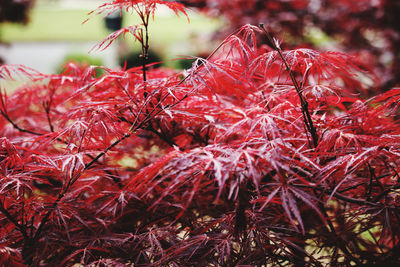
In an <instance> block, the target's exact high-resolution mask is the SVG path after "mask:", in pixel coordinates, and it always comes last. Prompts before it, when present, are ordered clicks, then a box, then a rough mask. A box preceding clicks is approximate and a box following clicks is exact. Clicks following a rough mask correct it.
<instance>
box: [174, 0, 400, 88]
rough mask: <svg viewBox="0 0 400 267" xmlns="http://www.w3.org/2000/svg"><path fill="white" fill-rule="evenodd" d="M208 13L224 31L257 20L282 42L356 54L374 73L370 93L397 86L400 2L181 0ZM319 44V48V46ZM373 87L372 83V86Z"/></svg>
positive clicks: (399, 75)
mask: <svg viewBox="0 0 400 267" xmlns="http://www.w3.org/2000/svg"><path fill="white" fill-rule="evenodd" d="M180 2H182V3H186V4H188V5H191V6H194V7H198V8H200V9H201V10H204V11H205V12H206V13H207V14H209V15H211V16H220V15H222V16H224V17H225V18H226V20H227V21H228V23H226V29H225V30H224V31H222V32H223V33H226V32H231V31H232V30H234V29H237V28H238V27H240V26H242V25H244V24H247V23H250V24H255V25H257V24H258V23H260V22H262V23H265V24H266V25H268V26H269V30H270V31H272V32H273V33H274V35H276V36H280V38H281V39H283V38H284V39H286V40H287V42H285V45H287V46H292V47H296V46H298V45H302V46H304V45H307V46H309V47H313V48H317V49H321V48H324V46H325V45H326V44H328V45H329V46H330V47H331V46H335V49H341V50H342V51H346V53H351V54H353V55H355V56H357V58H358V60H359V63H360V64H361V65H362V66H363V67H364V68H367V69H373V71H374V72H375V73H377V74H379V77H380V79H379V80H376V81H375V83H374V84H373V85H372V86H371V88H370V91H371V93H370V95H372V94H374V93H375V92H374V91H375V90H376V86H378V88H379V91H380V92H382V91H386V90H388V89H390V88H391V87H393V86H398V85H399V84H400V78H399V77H400V65H399V62H400V56H399V55H400V50H399V49H400V26H399V25H400V17H399V16H398V14H399V12H400V2H399V1H393V0H376V1H370V0H358V1H352V0H312V1H310V0H285V1H283V0H250V1H249V0H235V1H230V0H181V1H180ZM321 46H322V47H321ZM374 86H375V87H374Z"/></svg>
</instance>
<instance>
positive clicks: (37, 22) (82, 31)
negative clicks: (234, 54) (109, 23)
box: [0, 5, 219, 44]
mask: <svg viewBox="0 0 400 267" xmlns="http://www.w3.org/2000/svg"><path fill="white" fill-rule="evenodd" d="M89 12H90V10H78V9H61V8H58V7H54V6H46V5H38V6H37V7H35V8H34V9H33V10H32V11H31V14H30V22H29V23H28V24H27V25H19V24H12V23H4V24H2V25H0V28H1V29H0V31H1V34H2V36H1V37H2V40H3V41H5V42H10V43H12V42H32V41H33V42H54V41H97V40H98V41H100V40H102V39H103V38H104V37H105V36H107V35H108V34H109V32H108V31H107V30H106V28H105V24H104V21H103V17H101V16H92V17H91V19H90V20H89V21H88V22H86V23H84V24H82V22H83V21H85V20H86V19H87V18H88V13H89ZM124 15H125V16H124V25H125V26H126V25H132V24H138V23H140V21H139V19H138V16H137V15H136V14H131V15H128V14H124ZM218 27H219V22H218V21H216V20H211V19H208V18H205V17H204V16H200V15H195V16H193V17H191V23H190V24H189V23H188V22H187V20H186V19H185V18H184V17H176V16H159V17H157V16H156V19H155V21H154V22H152V25H151V39H152V40H153V41H161V42H162V43H163V44H169V43H171V42H176V41H178V42H179V41H181V40H184V39H186V38H188V35H189V34H190V33H191V32H195V31H202V32H212V31H214V30H215V29H216V28H218Z"/></svg>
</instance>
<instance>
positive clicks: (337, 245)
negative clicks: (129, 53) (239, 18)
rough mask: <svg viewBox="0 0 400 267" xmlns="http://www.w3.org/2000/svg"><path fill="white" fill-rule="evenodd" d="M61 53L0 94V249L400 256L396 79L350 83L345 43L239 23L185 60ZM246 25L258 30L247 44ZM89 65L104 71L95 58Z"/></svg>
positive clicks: (99, 256) (111, 260)
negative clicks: (66, 60) (367, 94)
mask: <svg viewBox="0 0 400 267" xmlns="http://www.w3.org/2000/svg"><path fill="white" fill-rule="evenodd" d="M158 5H166V6H167V7H168V8H170V9H172V10H173V11H175V12H176V13H177V14H183V15H186V13H185V8H184V6H183V5H182V4H179V3H176V2H170V1H168V2H167V1H157V0H151V1H128V0H124V1H122V0H115V1H113V2H110V3H107V4H104V5H102V6H101V7H100V8H99V9H98V10H97V11H95V13H101V14H105V13H108V12H113V11H115V10H118V9H121V10H122V9H124V10H125V9H126V10H127V11H133V12H136V13H137V14H138V15H139V17H140V18H141V19H142V24H141V25H136V26H128V27H126V28H123V29H121V30H119V31H117V32H115V33H112V34H111V35H110V36H109V37H107V38H106V39H105V40H104V41H102V42H100V43H99V44H98V45H97V46H96V47H95V48H94V49H103V48H105V47H107V46H108V45H110V44H111V43H112V42H113V41H114V40H115V39H116V38H118V36H121V35H126V34H131V35H133V36H134V37H135V38H136V40H137V41H138V42H140V43H141V45H142V48H143V49H142V59H143V64H142V66H141V67H134V68H131V69H127V70H126V69H122V70H113V69H108V68H105V67H91V66H79V65H75V64H72V63H70V64H69V65H68V66H67V68H66V70H65V72H64V73H62V74H57V75H44V74H41V73H38V72H37V71H35V70H32V69H30V68H28V67H24V66H19V65H3V66H0V78H1V79H12V78H14V77H17V76H18V75H24V76H27V77H30V78H31V79H32V80H33V81H34V83H33V84H26V85H24V86H22V87H21V88H19V89H18V90H16V91H15V92H14V93H12V94H10V95H8V94H7V93H6V91H5V90H4V89H3V90H2V91H1V95H0V114H1V119H0V132H1V136H2V137H1V139H0V225H1V228H0V236H1V238H0V263H1V264H2V265H5V266H27V265H29V266H72V265H74V264H81V265H83V266H132V265H133V266H153V265H154V266H240V265H250V266H266V265H273V266H277V265H279V266H280V265H283V266H305V265H306V266H351V265H359V266H361V265H369V266H371V265H374V264H375V265H385V266H390V265H393V266H394V265H396V264H399V263H400V259H399V256H398V255H400V253H399V252H400V242H399V238H400V233H399V229H400V225H399V224H400V217H399V209H400V201H399V190H400V185H399V182H400V176H399V173H398V172H399V163H400V127H399V124H398V123H399V121H398V112H399V103H400V102H399V101H400V89H399V88H393V89H391V90H389V91H387V92H385V93H383V94H379V95H376V96H374V97H372V98H368V99H363V98H361V97H358V95H357V94H355V92H359V93H360V92H363V90H364V89H365V86H366V85H365V84H364V81H365V77H368V76H371V77H372V78H371V79H373V78H374V75H372V74H368V73H365V71H364V70H363V69H360V68H359V67H358V65H357V64H356V63H355V59H354V58H353V57H350V56H347V55H345V54H342V53H338V52H319V51H316V50H312V49H308V48H298V49H293V50H282V49H281V46H280V43H279V41H278V40H276V39H275V38H274V37H273V36H272V35H271V33H270V31H269V29H268V28H266V27H265V26H264V25H259V26H251V25H245V26H243V27H240V28H239V29H238V30H236V31H235V32H234V33H233V34H231V35H229V36H228V37H227V38H226V39H225V40H224V41H223V42H222V43H221V45H219V46H218V47H217V48H216V49H215V51H214V52H213V53H211V55H210V56H209V57H208V58H206V59H203V58H197V59H196V61H195V63H193V67H192V68H191V69H189V70H186V71H183V72H178V71H175V70H171V69H165V68H157V69H155V68H153V69H152V68H149V66H148V64H147V61H146V60H147V59H146V58H147V56H146V54H147V53H148V49H149V43H148V34H149V32H148V28H147V26H148V24H149V22H150V20H149V18H151V16H152V15H153V14H154V11H155V9H156V8H157V6H158ZM257 35H262V36H264V37H265V38H266V39H267V40H268V44H269V46H267V45H258V44H257ZM96 68H100V69H102V70H103V73H104V74H103V75H102V76H100V77H97V76H96V75H95V70H96Z"/></svg>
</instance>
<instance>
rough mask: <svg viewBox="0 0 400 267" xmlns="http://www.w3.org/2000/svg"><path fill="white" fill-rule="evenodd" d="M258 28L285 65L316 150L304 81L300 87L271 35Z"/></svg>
mask: <svg viewBox="0 0 400 267" xmlns="http://www.w3.org/2000/svg"><path fill="white" fill-rule="evenodd" d="M259 28H260V29H261V30H262V31H263V32H264V34H265V35H266V36H267V38H268V41H269V42H270V43H271V46H272V48H273V49H274V50H275V51H276V52H278V54H279V57H280V58H281V59H282V62H283V64H284V65H285V69H286V71H288V73H289V76H290V79H291V80H292V83H293V85H294V87H295V89H296V92H297V95H298V96H299V99H300V104H301V112H302V113H303V118H304V123H305V125H306V127H307V130H308V132H309V133H310V134H311V137H312V140H313V145H314V148H317V146H318V134H317V131H316V129H315V127H314V124H313V121H312V118H311V114H310V111H309V109H308V102H307V100H306V99H305V98H304V96H303V94H302V87H303V86H304V85H305V82H306V81H305V80H303V82H302V83H301V86H300V85H299V83H298V82H297V80H296V77H295V76H294V74H293V72H292V69H291V67H290V66H289V63H288V62H287V60H286V58H285V57H284V56H283V52H282V49H281V48H280V47H279V46H278V45H277V44H276V43H275V40H274V39H273V38H272V36H271V34H270V33H269V32H268V31H267V30H266V29H265V27H264V24H262V23H260V25H259ZM307 76H308V73H307V74H306V76H305V79H307Z"/></svg>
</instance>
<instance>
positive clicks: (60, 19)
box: [0, 0, 221, 73]
mask: <svg viewBox="0 0 400 267" xmlns="http://www.w3.org/2000/svg"><path fill="white" fill-rule="evenodd" d="M103 2H105V1H98V0H86V1H78V0H37V1H36V2H35V4H34V6H33V8H32V9H31V10H30V12H29V22H28V24H26V25H22V24H15V23H8V22H6V23H2V24H0V38H1V41H2V42H3V44H2V45H1V47H0V57H3V58H4V59H5V60H6V63H12V64H24V65H28V66H31V67H34V68H36V69H38V70H39V71H43V72H45V73H48V72H52V73H53V72H56V71H57V70H58V69H59V68H60V64H62V63H63V61H66V60H68V59H70V58H71V57H72V58H86V59H87V60H89V61H91V62H97V63H101V64H104V65H106V66H108V67H117V66H118V61H120V60H119V59H118V57H121V54H124V53H125V54H128V53H130V52H133V51H135V50H136V51H137V50H139V48H140V47H139V44H138V43H137V42H134V40H133V39H132V38H127V40H126V42H124V43H123V45H121V43H120V42H119V43H120V44H119V47H117V44H113V45H112V46H110V48H109V49H107V50H109V51H107V50H106V51H104V52H93V53H91V54H88V51H89V50H90V48H91V47H93V46H94V45H95V44H96V43H97V42H100V41H101V40H102V39H103V38H105V37H106V36H107V35H108V34H109V33H110V32H109V31H108V30H107V29H106V27H105V22H104V17H103V16H102V15H100V16H88V13H89V12H90V11H92V10H93V9H95V8H96V7H98V6H99V5H101V4H102V3H103ZM123 15H124V16H123V26H128V25H133V24H139V23H140V20H139V18H138V16H137V15H136V14H123ZM89 17H90V19H89V21H87V22H86V23H83V22H84V21H85V20H86V19H87V18H89ZM189 17H190V23H188V21H187V19H186V18H185V17H184V16H180V17H177V16H175V15H174V14H173V13H172V12H169V10H165V9H164V8H162V7H160V8H159V12H158V13H157V14H156V16H155V19H154V21H152V22H151V25H150V28H149V29H150V48H151V50H152V51H154V52H155V53H157V54H158V55H159V56H160V57H161V58H162V60H163V61H165V62H166V64H165V65H166V66H170V67H174V66H176V63H175V61H170V60H171V59H174V58H178V57H179V56H182V55H198V54H201V53H205V52H206V50H208V49H209V48H208V47H206V45H207V44H208V43H210V40H212V37H211V36H212V33H213V32H214V31H215V30H216V29H217V28H218V27H219V25H220V24H221V22H220V21H218V20H212V19H210V18H206V17H204V16H202V15H200V14H198V13H195V12H192V11H189ZM121 47H122V48H121ZM121 49H122V50H124V51H122V52H121V51H120V50H121ZM79 54H81V56H79ZM90 58H93V60H91V59H90ZM89 63H90V62H89ZM42 66H43V67H42Z"/></svg>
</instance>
